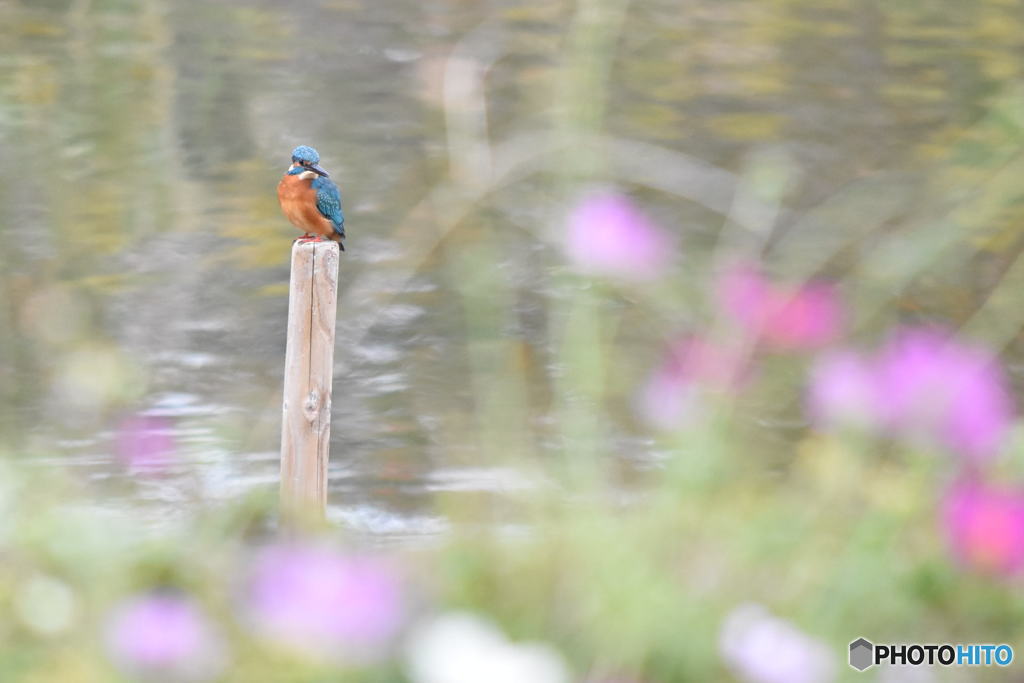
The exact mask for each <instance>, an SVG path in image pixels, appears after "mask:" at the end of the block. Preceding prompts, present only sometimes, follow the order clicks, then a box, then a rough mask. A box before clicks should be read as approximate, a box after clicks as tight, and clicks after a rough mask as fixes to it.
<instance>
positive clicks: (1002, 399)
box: [877, 329, 1013, 459]
mask: <svg viewBox="0 0 1024 683" xmlns="http://www.w3.org/2000/svg"><path fill="white" fill-rule="evenodd" d="M877 363H878V368H877V372H878V373H879V381H880V384H881V396H880V400H881V402H882V403H881V405H883V406H884V410H885V412H886V413H887V415H888V419H889V421H890V423H891V424H892V425H893V427H894V428H896V429H898V430H900V429H901V430H903V431H906V432H911V433H913V432H924V433H926V434H929V435H934V437H935V438H936V439H937V440H939V441H941V442H942V443H944V444H946V445H947V446H949V447H950V448H952V449H953V450H955V451H957V452H959V453H963V454H964V455H966V456H968V457H971V458H974V459H984V458H988V457H990V456H992V455H994V454H995V453H996V452H997V451H998V449H999V447H1000V445H1001V443H1002V441H1003V439H1004V437H1005V435H1006V433H1007V432H1008V430H1009V428H1010V424H1011V422H1012V421H1013V400H1012V398H1011V396H1010V391H1009V388H1008V386H1007V382H1006V380H1005V378H1004V376H1003V374H1002V372H1001V370H1000V368H999V366H998V365H997V364H996V362H995V360H994V359H993V358H992V356H991V355H990V354H988V353H987V352H985V351H983V350H981V349H978V348H975V347H970V346H965V345H963V344H958V343H956V342H955V341H953V340H951V339H950V338H949V337H948V336H946V335H944V334H942V333H940V332H937V331H935V330H928V329H917V330H904V331H902V332H900V333H898V334H897V335H896V336H894V337H893V338H892V339H891V340H890V341H889V343H888V344H887V345H886V346H885V348H883V349H882V352H881V354H880V356H879V358H878V361H877Z"/></svg>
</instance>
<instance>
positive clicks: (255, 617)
mask: <svg viewBox="0 0 1024 683" xmlns="http://www.w3.org/2000/svg"><path fill="white" fill-rule="evenodd" d="M248 608H249V612H250V615H251V618H252V621H253V625H254V626H255V627H256V628H257V629H258V630H260V631H261V632H263V633H264V634H265V635H267V636H269V637H270V638H272V639H274V640H277V641H278V642H281V643H283V644H285V645H287V646H290V647H293V648H295V649H299V650H304V651H306V652H309V653H311V654H321V655H331V654H337V655H340V656H343V657H350V658H355V659H369V658H373V657H375V656H376V655H377V654H379V652H380V651H381V650H382V649H383V648H384V647H385V646H386V645H387V644H388V643H389V641H390V640H391V639H392V638H393V637H394V636H395V635H396V633H397V632H398V630H399V628H400V627H401V625H402V621H403V619H404V612H405V610H404V605H403V599H402V591H401V587H400V585H399V582H398V579H397V578H396V576H395V575H394V574H393V573H392V571H391V570H390V568H389V567H388V566H387V565H385V564H383V563H382V562H381V561H379V560H376V559H372V558H369V557H359V556H347V555H342V554H340V553H338V552H336V551H334V550H332V549H330V548H326V547H318V546H304V545H281V546H275V547H272V548H269V549H266V550H264V551H263V552H262V553H261V554H260V555H259V556H258V557H257V558H256V562H255V566H254V567H253V571H252V578H251V581H250V584H249V592H248Z"/></svg>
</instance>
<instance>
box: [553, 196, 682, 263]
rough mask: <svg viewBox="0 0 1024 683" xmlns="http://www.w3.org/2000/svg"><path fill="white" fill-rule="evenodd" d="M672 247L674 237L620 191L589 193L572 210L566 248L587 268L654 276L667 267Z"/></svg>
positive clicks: (576, 260) (570, 255)
mask: <svg viewBox="0 0 1024 683" xmlns="http://www.w3.org/2000/svg"><path fill="white" fill-rule="evenodd" d="M672 247H673V240H672V238H671V236H670V235H669V234H668V233H666V232H665V231H664V230H662V229H661V228H659V227H658V226H656V225H655V224H654V223H653V222H652V221H651V220H650V219H648V218H647V217H646V216H645V215H644V214H643V213H641V212H640V210H639V209H637V208H636V206H634V204H633V202H632V201H631V200H630V199H629V198H628V197H626V196H624V195H621V194H618V193H614V192H605V193H600V194H593V195H590V196H589V197H587V198H585V199H584V200H583V201H582V202H580V203H579V204H578V205H577V206H576V208H575V209H573V211H572V213H571V214H570V215H569V219H568V226H567V232H566V241H565V250H566V253H567V255H568V257H569V259H570V260H571V261H572V262H573V263H574V264H575V265H576V267H577V268H578V269H579V270H581V271H583V272H585V273H590V274H594V275H605V276H610V277H617V278H622V279H626V280H636V281H644V280H653V279H655V278H657V277H658V276H660V275H661V274H662V273H663V272H664V271H665V269H666V268H667V267H668V265H669V262H670V260H671V258H672Z"/></svg>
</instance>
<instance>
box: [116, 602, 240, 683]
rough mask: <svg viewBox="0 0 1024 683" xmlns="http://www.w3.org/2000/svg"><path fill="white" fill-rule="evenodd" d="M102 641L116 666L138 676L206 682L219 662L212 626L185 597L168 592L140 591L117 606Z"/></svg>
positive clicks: (220, 665)
mask: <svg viewBox="0 0 1024 683" xmlns="http://www.w3.org/2000/svg"><path fill="white" fill-rule="evenodd" d="M106 642H107V651H108V653H109V655H110V658H111V660H112V661H113V662H114V663H115V664H116V665H117V666H118V668H120V669H121V670H122V671H124V672H125V673H126V674H129V675H132V676H137V677H139V678H150V677H151V678H153V679H156V678H159V679H160V680H164V679H165V678H166V679H175V680H188V681H201V680H209V679H212V678H214V677H216V675H217V674H218V673H219V672H220V670H221V669H222V666H223V659H224V655H223V651H222V648H221V640H220V638H219V636H218V634H217V633H216V631H215V629H214V628H213V626H212V625H211V624H210V622H209V621H207V619H206V617H205V616H204V615H203V613H202V612H201V611H200V609H199V608H198V607H197V606H196V605H195V604H193V603H192V602H191V601H190V600H188V599H186V598H184V597H179V596H176V595H174V594H171V593H167V594H162V593H151V594H147V595H142V596H139V597H137V598H135V599H132V600H130V601H128V602H126V603H124V604H122V605H121V606H120V607H118V608H117V609H116V610H115V611H114V612H113V613H112V615H111V617H110V619H109V621H108V625H107V633H106Z"/></svg>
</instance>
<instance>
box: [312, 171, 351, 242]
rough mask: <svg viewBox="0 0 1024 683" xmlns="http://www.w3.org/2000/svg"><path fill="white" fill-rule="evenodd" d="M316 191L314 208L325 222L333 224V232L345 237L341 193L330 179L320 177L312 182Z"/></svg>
mask: <svg viewBox="0 0 1024 683" xmlns="http://www.w3.org/2000/svg"><path fill="white" fill-rule="evenodd" d="M313 189H314V190H316V208H317V210H319V211H320V213H321V214H323V216H324V217H325V218H327V220H329V221H331V222H332V223H334V231H335V232H336V233H338V235H340V236H341V237H344V236H345V216H344V215H343V214H342V213H341V193H340V192H339V191H338V186H337V185H335V184H334V183H333V182H331V180H330V179H328V178H324V177H323V176H320V177H318V178H316V179H315V180H314V181H313Z"/></svg>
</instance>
